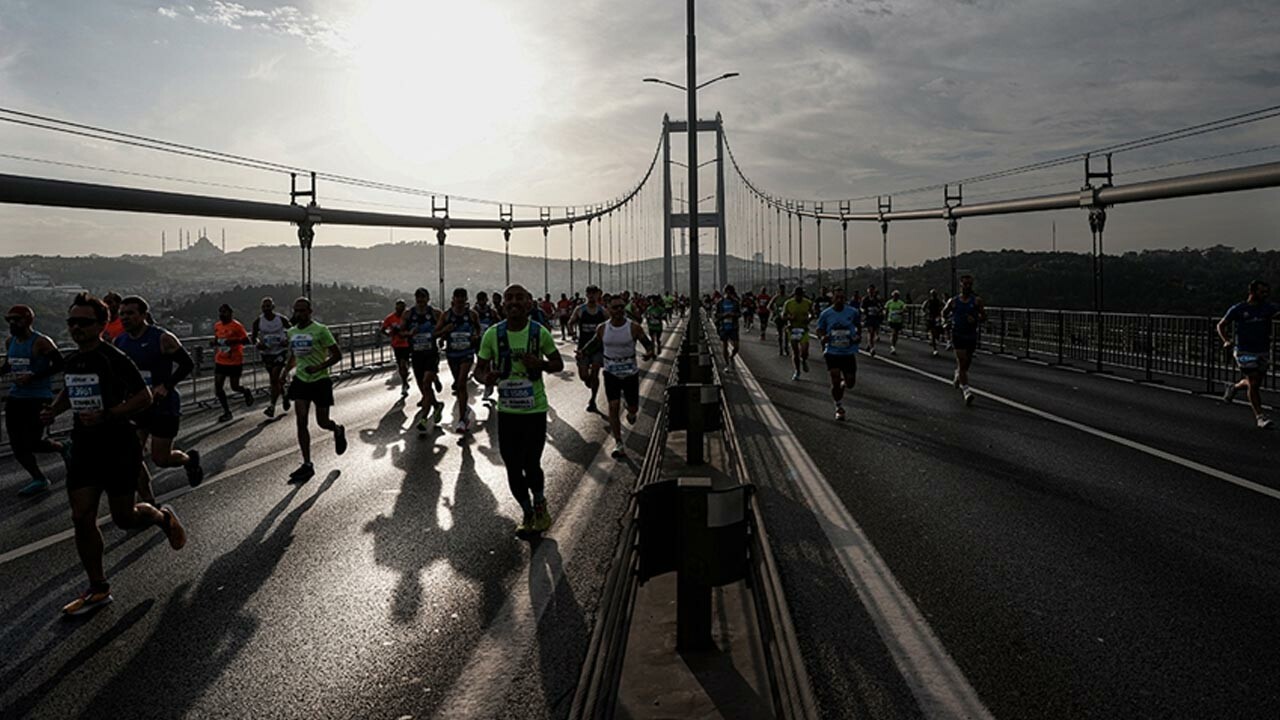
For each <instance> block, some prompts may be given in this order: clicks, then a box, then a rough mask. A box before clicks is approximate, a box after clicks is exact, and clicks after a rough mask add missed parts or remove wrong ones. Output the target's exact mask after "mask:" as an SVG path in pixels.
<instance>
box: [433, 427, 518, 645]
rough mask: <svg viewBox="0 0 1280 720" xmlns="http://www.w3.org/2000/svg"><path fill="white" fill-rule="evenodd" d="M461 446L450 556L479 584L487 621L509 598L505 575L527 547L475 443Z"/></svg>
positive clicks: (451, 508)
mask: <svg viewBox="0 0 1280 720" xmlns="http://www.w3.org/2000/svg"><path fill="white" fill-rule="evenodd" d="M460 452H461V453H462V463H461V466H460V467H459V470H458V481H457V484H456V486H455V487H454V491H453V501H452V503H451V504H450V510H451V511H452V513H453V527H452V529H450V531H449V540H448V542H447V556H448V559H449V564H450V565H452V566H453V568H454V569H455V570H457V571H458V572H459V573H461V574H462V575H464V576H466V577H468V578H470V579H471V580H472V581H473V582H474V583H476V584H477V585H478V587H479V590H480V603H479V605H480V617H481V620H482V622H483V625H484V626H486V627H487V626H488V625H489V624H491V623H492V621H493V619H494V618H495V617H497V615H498V611H499V610H501V609H502V605H503V603H505V602H506V600H507V596H506V591H505V580H506V578H507V576H508V575H509V574H510V573H512V572H514V571H515V570H516V569H517V568H518V567H520V565H521V564H522V563H523V562H524V553H523V552H522V550H521V547H520V543H519V541H517V540H516V539H515V537H514V536H513V534H512V531H513V530H514V528H515V520H514V518H509V517H505V516H503V515H500V514H499V513H498V498H497V497H496V496H495V495H494V494H493V491H492V490H490V489H489V486H488V485H487V484H485V482H484V479H483V478H481V477H480V474H479V473H478V472H476V459H475V455H473V454H472V452H471V447H470V446H467V445H463V446H461V448H460ZM504 475H505V471H504Z"/></svg>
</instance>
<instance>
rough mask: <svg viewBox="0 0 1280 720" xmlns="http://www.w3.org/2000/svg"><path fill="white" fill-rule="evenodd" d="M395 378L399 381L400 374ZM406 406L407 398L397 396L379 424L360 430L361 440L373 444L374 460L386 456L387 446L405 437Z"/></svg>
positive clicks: (379, 419) (379, 420)
mask: <svg viewBox="0 0 1280 720" xmlns="http://www.w3.org/2000/svg"><path fill="white" fill-rule="evenodd" d="M395 379H396V380H397V381H399V377H398V376H396V378H395ZM404 406H405V398H403V397H400V398H396V401H395V403H393V404H392V405H391V408H390V409H389V410H387V412H386V413H385V414H384V415H383V416H382V417H381V418H378V424H377V426H375V427H372V428H362V429H361V430H360V440H361V441H362V442H365V443H368V444H369V445H372V446H373V455H372V458H373V459H374V460H381V459H382V458H384V457H386V456H387V448H388V447H389V446H390V445H391V444H392V443H394V442H396V441H398V440H400V438H402V437H404V421H405V417H404Z"/></svg>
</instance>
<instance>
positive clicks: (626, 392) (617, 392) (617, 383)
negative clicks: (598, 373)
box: [604, 373, 640, 407]
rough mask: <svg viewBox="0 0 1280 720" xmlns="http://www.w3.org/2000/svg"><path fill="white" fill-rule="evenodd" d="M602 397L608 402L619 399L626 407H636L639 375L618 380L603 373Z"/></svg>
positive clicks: (638, 401) (618, 378)
mask: <svg viewBox="0 0 1280 720" xmlns="http://www.w3.org/2000/svg"><path fill="white" fill-rule="evenodd" d="M604 396H605V398H607V399H608V400H609V402H613V401H614V400H619V399H621V400H624V401H625V402H626V405H627V407H636V406H637V405H639V404H640V374H639V373H636V374H635V375H628V376H627V377H624V378H620V377H617V376H614V375H612V374H610V373H605V374H604Z"/></svg>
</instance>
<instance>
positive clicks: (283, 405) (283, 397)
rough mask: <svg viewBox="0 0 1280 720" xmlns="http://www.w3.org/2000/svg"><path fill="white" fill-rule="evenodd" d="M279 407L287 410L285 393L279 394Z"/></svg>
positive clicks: (287, 404) (287, 401) (287, 400)
mask: <svg viewBox="0 0 1280 720" xmlns="http://www.w3.org/2000/svg"><path fill="white" fill-rule="evenodd" d="M280 407H281V408H283V409H284V411H285V412H289V396H288V395H287V394H285V395H281V396H280Z"/></svg>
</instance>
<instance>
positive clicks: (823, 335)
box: [818, 287, 862, 420]
mask: <svg viewBox="0 0 1280 720" xmlns="http://www.w3.org/2000/svg"><path fill="white" fill-rule="evenodd" d="M818 340H819V341H820V342H821V343H822V356H823V358H824V359H826V361H827V372H828V373H829V374H830V375H831V399H832V400H834V401H835V403H836V419H837V420H844V418H845V412H844V391H845V389H846V388H848V389H852V388H853V386H854V384H856V383H857V382H858V344H859V343H861V342H862V311H861V310H860V309H858V308H856V307H853V306H852V305H849V304H847V303H845V297H844V288H843V287H837V288H836V289H835V291H834V292H833V293H832V297H831V307H828V308H827V309H826V310H823V311H822V313H821V314H819V315H818Z"/></svg>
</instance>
